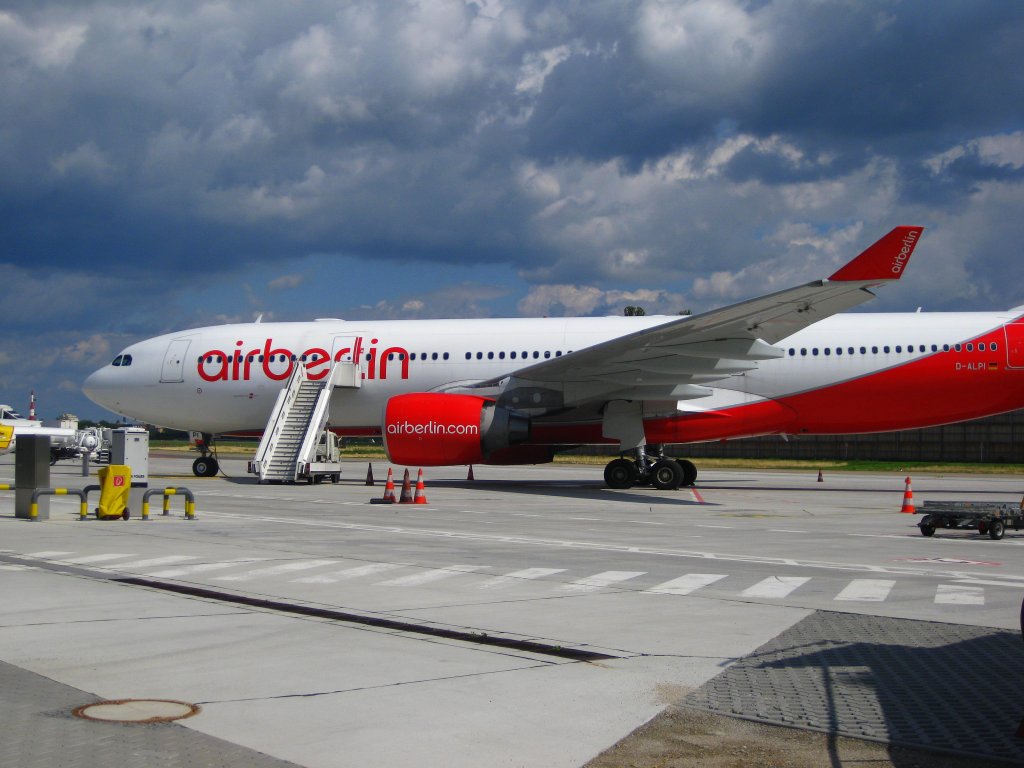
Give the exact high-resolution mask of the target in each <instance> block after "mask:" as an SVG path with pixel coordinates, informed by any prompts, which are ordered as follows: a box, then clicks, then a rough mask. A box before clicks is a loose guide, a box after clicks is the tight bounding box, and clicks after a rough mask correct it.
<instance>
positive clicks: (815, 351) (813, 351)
mask: <svg viewBox="0 0 1024 768" xmlns="http://www.w3.org/2000/svg"><path fill="white" fill-rule="evenodd" d="M811 354H812V355H814V356H815V357H817V356H818V348H817V347H814V349H812V350H811Z"/></svg>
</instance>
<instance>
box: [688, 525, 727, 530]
mask: <svg viewBox="0 0 1024 768" xmlns="http://www.w3.org/2000/svg"><path fill="white" fill-rule="evenodd" d="M695 527H697V528H728V529H730V530H731V529H733V528H735V527H736V526H735V525H700V524H697V525H696V526H695Z"/></svg>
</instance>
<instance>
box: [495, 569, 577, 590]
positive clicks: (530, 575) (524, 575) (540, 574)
mask: <svg viewBox="0 0 1024 768" xmlns="http://www.w3.org/2000/svg"><path fill="white" fill-rule="evenodd" d="M565 570H566V569H565V568H524V569H523V570H521V571H513V572H512V573H506V574H505V575H504V576H495V577H493V578H491V579H488V580H487V581H485V582H484V583H483V584H481V585H480V589H499V588H501V587H507V586H509V585H511V584H516V583H518V582H521V581H531V580H533V579H543V578H544V577H545V576H554V575H555V574H556V573H563V572H564V571H565Z"/></svg>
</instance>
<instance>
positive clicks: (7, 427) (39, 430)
mask: <svg viewBox="0 0 1024 768" xmlns="http://www.w3.org/2000/svg"><path fill="white" fill-rule="evenodd" d="M18 435H38V436H39V437H60V438H65V439H66V438H68V437H74V436H75V430H73V429H63V428H61V427H44V426H43V422H41V421H36V420H35V419H26V418H23V417H22V416H21V415H20V414H19V413H18V412H17V411H15V410H14V408H12V407H11V406H9V405H4V404H0V455H3V454H5V453H9V452H11V451H13V450H15V449H16V448H17V445H18Z"/></svg>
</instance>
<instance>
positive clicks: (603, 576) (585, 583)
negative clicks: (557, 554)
mask: <svg viewBox="0 0 1024 768" xmlns="http://www.w3.org/2000/svg"><path fill="white" fill-rule="evenodd" d="M645 573H647V571H603V572H601V573H595V574H594V575H593V576H587V577H586V578H583V579H577V580H576V581H574V582H572V583H571V584H563V585H562V589H567V590H571V591H573V592H593V591H595V590H598V589H601V588H602V587H608V586H611V585H612V584H618V583H619V582H620V581H627V580H629V579H635V578H636V577H637V576H643V575H644V574H645Z"/></svg>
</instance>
